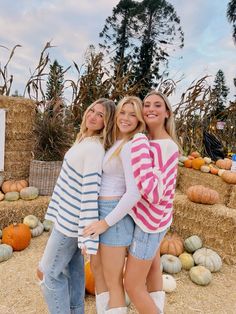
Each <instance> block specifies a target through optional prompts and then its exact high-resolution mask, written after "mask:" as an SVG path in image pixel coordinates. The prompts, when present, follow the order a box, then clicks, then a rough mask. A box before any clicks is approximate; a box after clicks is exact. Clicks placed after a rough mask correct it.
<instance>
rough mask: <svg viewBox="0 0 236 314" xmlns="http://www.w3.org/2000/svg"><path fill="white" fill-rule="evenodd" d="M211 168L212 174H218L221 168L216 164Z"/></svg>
mask: <svg viewBox="0 0 236 314" xmlns="http://www.w3.org/2000/svg"><path fill="white" fill-rule="evenodd" d="M210 169H211V170H210V172H211V173H212V174H218V172H219V169H218V168H216V167H214V166H211V167H210Z"/></svg>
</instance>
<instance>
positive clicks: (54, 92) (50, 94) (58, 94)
mask: <svg viewBox="0 0 236 314" xmlns="http://www.w3.org/2000/svg"><path fill="white" fill-rule="evenodd" d="M46 86H47V90H46V99H47V100H54V101H57V100H58V99H62V97H63V92H64V73H63V67H62V66H61V65H60V64H59V63H58V61H57V60H55V61H54V62H53V64H50V71H49V74H48V79H47V82H46Z"/></svg>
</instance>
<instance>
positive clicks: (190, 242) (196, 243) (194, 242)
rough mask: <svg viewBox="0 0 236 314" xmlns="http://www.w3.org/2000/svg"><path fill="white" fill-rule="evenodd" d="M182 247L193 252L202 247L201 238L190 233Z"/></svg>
mask: <svg viewBox="0 0 236 314" xmlns="http://www.w3.org/2000/svg"><path fill="white" fill-rule="evenodd" d="M184 247H185V249H186V251H187V252H189V253H193V252H195V251H196V250H198V249H200V248H201V247H202V240H201V239H200V238H199V236H197V235H192V236H191V237H189V238H187V239H186V240H185V241H184Z"/></svg>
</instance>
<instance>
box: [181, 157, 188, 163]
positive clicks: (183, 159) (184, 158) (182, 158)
mask: <svg viewBox="0 0 236 314" xmlns="http://www.w3.org/2000/svg"><path fill="white" fill-rule="evenodd" d="M185 160H188V157H186V156H180V157H179V161H180V162H182V163H184V162H185Z"/></svg>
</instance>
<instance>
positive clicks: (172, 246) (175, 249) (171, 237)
mask: <svg viewBox="0 0 236 314" xmlns="http://www.w3.org/2000/svg"><path fill="white" fill-rule="evenodd" d="M183 251H184V245H183V239H182V238H181V237H180V236H179V235H178V234H177V233H173V234H167V235H166V236H165V237H164V239H163V240H162V242H161V246H160V252H161V255H162V254H171V255H175V256H179V255H180V254H182V253H183Z"/></svg>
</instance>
